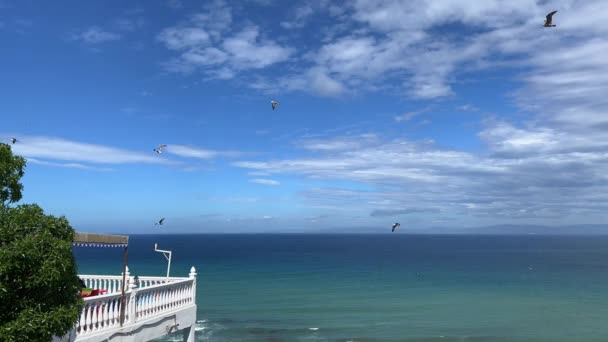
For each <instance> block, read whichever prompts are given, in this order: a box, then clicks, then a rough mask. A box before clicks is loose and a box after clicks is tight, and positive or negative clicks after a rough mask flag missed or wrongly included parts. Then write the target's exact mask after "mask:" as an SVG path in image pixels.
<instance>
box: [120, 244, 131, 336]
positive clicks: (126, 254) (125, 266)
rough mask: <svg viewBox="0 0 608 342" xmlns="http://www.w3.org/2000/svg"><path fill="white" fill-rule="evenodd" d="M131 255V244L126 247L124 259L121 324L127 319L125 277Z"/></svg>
mask: <svg viewBox="0 0 608 342" xmlns="http://www.w3.org/2000/svg"><path fill="white" fill-rule="evenodd" d="M128 255H129V246H127V247H125V253H124V255H123V259H122V289H121V294H120V326H121V327H122V324H123V323H124V321H125V285H126V283H125V277H126V276H127V257H128Z"/></svg>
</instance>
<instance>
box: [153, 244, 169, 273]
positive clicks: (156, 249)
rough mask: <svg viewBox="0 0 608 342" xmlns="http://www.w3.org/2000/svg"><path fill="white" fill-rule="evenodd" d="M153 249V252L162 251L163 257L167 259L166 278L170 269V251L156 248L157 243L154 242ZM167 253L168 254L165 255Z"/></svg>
mask: <svg viewBox="0 0 608 342" xmlns="http://www.w3.org/2000/svg"><path fill="white" fill-rule="evenodd" d="M154 251H155V252H160V253H163V255H164V256H165V259H167V261H168V263H167V278H169V271H171V251H165V250H162V249H158V244H156V243H155V244H154ZM167 255H169V256H167Z"/></svg>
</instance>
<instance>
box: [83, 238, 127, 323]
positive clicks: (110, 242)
mask: <svg viewBox="0 0 608 342" xmlns="http://www.w3.org/2000/svg"><path fill="white" fill-rule="evenodd" d="M72 246H78V247H124V248H125V251H124V253H123V261H122V284H126V282H125V281H126V279H125V275H126V273H127V255H128V250H129V237H128V236H126V235H108V234H92V233H78V232H75V233H74V241H73V242H72ZM125 287H126V286H121V295H120V326H122V324H123V323H124V321H125Z"/></svg>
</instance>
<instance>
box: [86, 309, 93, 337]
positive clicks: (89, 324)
mask: <svg viewBox="0 0 608 342" xmlns="http://www.w3.org/2000/svg"><path fill="white" fill-rule="evenodd" d="M91 314H92V311H91V306H90V305H87V313H86V321H85V323H86V324H85V326H86V327H87V332H90V331H91Z"/></svg>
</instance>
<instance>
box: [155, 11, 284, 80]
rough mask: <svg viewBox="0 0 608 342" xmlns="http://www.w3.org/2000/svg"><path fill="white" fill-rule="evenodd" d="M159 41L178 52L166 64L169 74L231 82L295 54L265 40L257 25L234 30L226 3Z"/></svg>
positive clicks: (197, 15) (175, 28)
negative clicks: (241, 74) (200, 75)
mask: <svg viewBox="0 0 608 342" xmlns="http://www.w3.org/2000/svg"><path fill="white" fill-rule="evenodd" d="M157 39H158V40H159V41H160V42H162V43H163V44H164V45H165V46H166V47H167V48H168V49H170V50H174V51H176V52H177V56H175V57H174V58H173V59H172V60H170V61H168V62H166V63H164V66H165V68H166V69H167V70H168V71H172V72H182V73H192V72H195V71H201V72H203V73H205V74H206V75H207V77H210V78H217V79H231V78H233V77H234V76H235V75H236V74H237V73H238V72H240V71H244V70H250V69H253V70H255V69H263V68H266V67H268V66H271V65H273V64H276V63H280V62H283V61H286V60H287V59H288V58H289V57H290V56H291V55H292V53H293V52H294V49H293V48H291V47H288V46H281V45H280V44H278V43H277V42H276V41H273V40H272V39H269V38H266V37H264V36H263V35H262V33H261V32H260V28H259V27H258V26H257V25H254V24H248V25H245V27H242V26H239V27H238V28H235V27H233V23H232V10H231V8H230V7H228V6H227V4H226V3H225V2H223V1H215V2H212V3H210V4H208V5H207V6H206V7H205V9H204V11H203V12H200V13H195V14H193V15H191V16H190V17H189V19H188V20H186V21H184V22H182V23H180V24H178V25H176V26H172V27H168V28H166V29H164V30H163V31H162V32H161V33H160V34H159V35H158V37H157Z"/></svg>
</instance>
